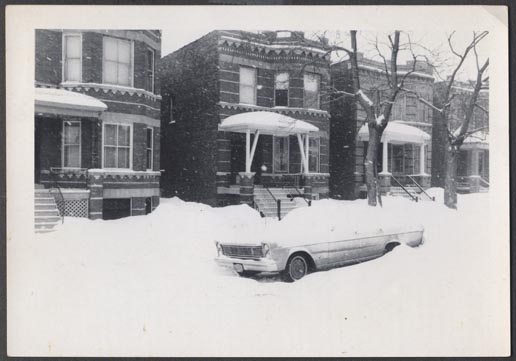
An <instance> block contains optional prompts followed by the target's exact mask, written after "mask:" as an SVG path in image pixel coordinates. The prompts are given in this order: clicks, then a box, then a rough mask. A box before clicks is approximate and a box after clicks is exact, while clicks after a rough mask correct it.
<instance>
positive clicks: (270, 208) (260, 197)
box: [254, 187, 299, 218]
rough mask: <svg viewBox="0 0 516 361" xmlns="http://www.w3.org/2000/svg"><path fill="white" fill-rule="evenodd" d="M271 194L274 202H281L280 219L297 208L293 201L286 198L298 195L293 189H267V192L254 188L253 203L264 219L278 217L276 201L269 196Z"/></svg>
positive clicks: (263, 189) (264, 189)
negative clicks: (290, 195)
mask: <svg viewBox="0 0 516 361" xmlns="http://www.w3.org/2000/svg"><path fill="white" fill-rule="evenodd" d="M269 191H270V192H269ZM271 193H272V194H273V195H274V198H276V200H281V209H280V215H281V218H283V217H284V216H286V215H287V214H288V213H289V212H290V211H292V210H293V209H296V208H297V207H298V204H297V203H296V202H295V201H294V200H292V199H291V198H289V197H287V196H288V195H289V194H299V193H298V192H297V191H296V190H295V189H294V188H269V190H267V189H266V188H259V187H256V188H255V189H254V203H255V205H256V207H257V208H258V210H259V211H260V212H261V213H263V214H264V215H265V217H271V218H277V216H278V208H277V207H278V206H277V201H276V200H275V199H274V198H273V197H272V196H271Z"/></svg>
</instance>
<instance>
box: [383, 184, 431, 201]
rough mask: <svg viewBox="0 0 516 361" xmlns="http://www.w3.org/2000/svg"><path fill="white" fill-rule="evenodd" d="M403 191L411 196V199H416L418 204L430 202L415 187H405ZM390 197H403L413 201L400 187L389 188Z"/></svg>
mask: <svg viewBox="0 0 516 361" xmlns="http://www.w3.org/2000/svg"><path fill="white" fill-rule="evenodd" d="M405 189H406V190H407V191H408V192H409V193H410V194H411V195H412V197H414V198H417V200H418V202H420V201H430V200H431V199H430V198H429V197H428V196H427V195H426V194H424V193H423V192H421V190H420V189H419V188H418V187H415V186H405ZM388 194H389V195H390V196H393V197H405V198H408V199H413V198H412V197H410V195H409V194H407V192H406V191H405V190H403V188H401V187H391V189H390V191H389V193H388Z"/></svg>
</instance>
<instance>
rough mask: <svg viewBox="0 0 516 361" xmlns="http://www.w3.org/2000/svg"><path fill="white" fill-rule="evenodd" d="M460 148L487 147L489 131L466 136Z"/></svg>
mask: <svg viewBox="0 0 516 361" xmlns="http://www.w3.org/2000/svg"><path fill="white" fill-rule="evenodd" d="M461 149H464V150H469V149H489V133H485V132H478V133H475V134H472V135H470V136H468V137H466V138H465V139H464V143H463V144H462V148H461Z"/></svg>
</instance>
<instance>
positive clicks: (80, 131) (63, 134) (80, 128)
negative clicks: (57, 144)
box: [61, 120, 82, 169]
mask: <svg viewBox="0 0 516 361" xmlns="http://www.w3.org/2000/svg"><path fill="white" fill-rule="evenodd" d="M62 123H63V125H62V130H61V134H62V136H61V167H62V168H64V169H79V168H81V166H82V122H81V121H80V120H63V122H62ZM66 123H76V124H79V166H78V167H68V166H65V146H67V145H68V146H70V145H77V144H65V126H66Z"/></svg>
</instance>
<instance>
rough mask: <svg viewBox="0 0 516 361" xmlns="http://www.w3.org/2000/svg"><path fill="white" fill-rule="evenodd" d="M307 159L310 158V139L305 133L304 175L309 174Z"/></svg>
mask: <svg viewBox="0 0 516 361" xmlns="http://www.w3.org/2000/svg"><path fill="white" fill-rule="evenodd" d="M309 157H310V138H309V135H308V133H306V135H305V174H308V173H310V169H309V166H310V162H309V159H310V158H309Z"/></svg>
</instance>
